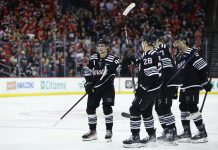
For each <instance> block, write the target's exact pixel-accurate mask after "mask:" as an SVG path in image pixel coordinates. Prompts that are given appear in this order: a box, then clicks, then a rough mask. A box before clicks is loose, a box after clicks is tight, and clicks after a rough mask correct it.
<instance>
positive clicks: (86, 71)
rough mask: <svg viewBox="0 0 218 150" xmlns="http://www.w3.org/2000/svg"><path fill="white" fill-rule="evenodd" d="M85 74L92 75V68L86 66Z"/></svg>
mask: <svg viewBox="0 0 218 150" xmlns="http://www.w3.org/2000/svg"><path fill="white" fill-rule="evenodd" d="M84 75H85V77H87V76H91V75H92V70H91V69H89V68H88V67H86V68H85V69H84Z"/></svg>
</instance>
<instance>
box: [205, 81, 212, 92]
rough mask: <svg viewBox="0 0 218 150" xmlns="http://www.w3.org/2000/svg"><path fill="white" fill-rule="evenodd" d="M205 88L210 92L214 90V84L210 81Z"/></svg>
mask: <svg viewBox="0 0 218 150" xmlns="http://www.w3.org/2000/svg"><path fill="white" fill-rule="evenodd" d="M203 87H204V89H205V91H207V92H210V91H211V89H212V88H213V84H211V82H210V81H209V82H207V84H205V85H204V86H203Z"/></svg>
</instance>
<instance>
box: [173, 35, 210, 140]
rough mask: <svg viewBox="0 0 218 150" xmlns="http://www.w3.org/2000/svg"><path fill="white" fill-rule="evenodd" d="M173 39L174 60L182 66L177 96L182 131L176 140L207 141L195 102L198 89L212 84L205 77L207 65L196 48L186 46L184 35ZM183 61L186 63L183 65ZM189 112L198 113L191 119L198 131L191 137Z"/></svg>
mask: <svg viewBox="0 0 218 150" xmlns="http://www.w3.org/2000/svg"><path fill="white" fill-rule="evenodd" d="M175 40H176V41H175V46H176V47H177V48H178V50H179V54H178V56H177V60H176V61H177V62H176V63H177V68H178V69H180V68H181V67H182V68H183V69H182V70H181V73H180V77H181V78H182V86H181V90H180V96H179V101H180V105H179V108H180V111H181V121H182V126H183V129H184V132H183V133H182V134H181V135H179V136H178V138H179V139H178V140H179V142H193V143H204V142H207V141H208V140H207V132H206V129H205V125H204V122H203V119H202V115H201V113H200V112H199V108H198V106H197V104H198V102H199V91H200V90H201V89H205V90H206V91H211V89H212V84H211V83H210V81H208V78H207V72H208V66H207V63H206V62H205V60H204V59H203V58H202V57H200V55H199V54H198V50H197V49H194V48H189V47H188V46H187V41H186V39H185V36H184V35H182V34H180V35H177V36H176V37H175ZM185 63H187V64H186V65H185V66H183V64H185ZM190 114H198V115H197V117H196V118H194V119H193V121H194V123H195V125H196V127H197V129H198V130H199V133H198V134H197V135H195V136H193V137H192V135H191V128H190V120H188V117H189V115H190Z"/></svg>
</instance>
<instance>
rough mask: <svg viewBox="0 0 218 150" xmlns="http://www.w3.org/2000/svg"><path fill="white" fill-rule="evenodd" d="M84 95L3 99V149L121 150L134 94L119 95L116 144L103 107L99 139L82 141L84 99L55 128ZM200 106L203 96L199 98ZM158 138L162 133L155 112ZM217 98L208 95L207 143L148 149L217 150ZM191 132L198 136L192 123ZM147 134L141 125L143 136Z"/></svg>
mask: <svg viewBox="0 0 218 150" xmlns="http://www.w3.org/2000/svg"><path fill="white" fill-rule="evenodd" d="M81 96H82V95H73V96H72V95H70V96H69V95H68V96H45V97H17V98H0V150H97V149H99V150H100V149H104V150H112V149H113V150H119V149H125V148H123V147H122V141H123V140H125V139H127V138H129V137H130V135H131V134H130V127H129V119H127V118H123V117H121V115H120V114H121V112H123V111H124V112H128V110H129V106H130V105H131V101H132V100H133V95H116V104H115V106H114V128H113V141H112V142H111V143H107V142H106V141H105V139H104V136H105V121H104V115H103V112H102V106H100V107H99V108H98V110H97V116H98V125H97V133H98V140H96V141H89V142H83V141H82V139H81V136H82V135H83V134H84V133H85V132H87V131H88V125H87V121H88V120H87V116H86V111H85V110H86V101H87V97H85V98H84V99H83V100H82V101H81V102H80V103H79V104H78V105H77V106H76V107H75V108H74V109H73V110H72V111H71V112H70V113H69V114H68V115H67V116H66V117H65V118H64V119H62V120H61V121H60V122H59V124H57V126H56V127H53V125H54V124H55V123H56V122H57V121H58V120H60V117H61V116H62V115H63V114H64V113H65V112H66V111H67V110H68V109H69V108H70V107H71V106H72V105H73V104H74V103H75V102H76V101H77V100H78V99H79V98H80V97H81ZM200 99H201V101H200V105H201V103H202V99H203V95H201V97H200ZM178 104H179V103H178V101H177V100H175V101H174V104H173V108H172V111H173V113H174V115H175V117H176V125H177V129H178V133H181V132H182V127H181V123H180V111H179V107H178ZM153 114H154V118H155V127H156V128H157V135H158V136H159V135H160V134H161V132H162V130H161V127H160V125H159V122H158V120H157V115H156V112H155V111H154V112H153ZM217 115H218V95H208V97H207V100H206V103H205V108H204V110H203V119H204V122H205V125H206V129H207V132H208V139H209V142H208V143H204V144H179V145H178V146H176V147H175V146H164V145H160V144H159V145H158V146H157V147H146V148H140V149H152V150H157V149H158V150H160V149H161V150H170V149H174V150H175V149H180V150H183V149H184V150H188V149H191V150H203V149H207V150H212V149H214V150H215V149H218V117H217ZM191 126H192V132H193V133H197V129H196V127H195V125H194V124H193V123H192V124H191ZM146 135H147V133H146V131H145V129H144V126H143V124H142V126H141V137H142V138H143V137H145V136H146Z"/></svg>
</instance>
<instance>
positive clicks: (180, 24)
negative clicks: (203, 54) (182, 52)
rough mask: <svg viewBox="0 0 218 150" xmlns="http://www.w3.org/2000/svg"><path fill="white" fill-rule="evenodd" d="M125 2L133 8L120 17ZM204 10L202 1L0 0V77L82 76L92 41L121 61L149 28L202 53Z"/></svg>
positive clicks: (92, 47)
mask: <svg viewBox="0 0 218 150" xmlns="http://www.w3.org/2000/svg"><path fill="white" fill-rule="evenodd" d="M131 2H135V3H136V7H135V8H134V9H133V10H132V11H131V12H130V14H128V16H127V17H126V18H124V17H123V15H122V12H123V11H124V9H125V8H126V7H127V6H128V5H129V4H130V3H131ZM205 6H206V0H135V1H131V0H78V1H77V0H40V1H36V0H0V76H6V77H74V76H82V74H83V73H82V71H83V67H84V65H86V64H87V62H88V59H89V57H90V55H91V54H93V53H95V52H96V41H98V39H100V38H105V39H107V40H108V41H109V42H110V52H111V53H113V54H115V55H117V56H119V57H120V58H122V57H125V55H128V54H129V53H134V52H136V51H141V48H140V44H139V41H140V39H141V37H142V36H143V34H145V33H146V32H148V31H150V30H152V29H153V28H158V29H162V30H163V31H164V33H165V34H167V35H170V36H171V37H174V36H175V35H176V34H178V33H181V32H182V33H185V34H186V35H187V39H188V42H189V44H190V46H194V47H198V48H200V49H203V47H204V42H203V41H204V40H203V39H204V32H205V19H206V18H205V8H204V7H205ZM125 25H127V30H128V38H129V41H130V45H131V47H129V46H127V45H126V42H125V36H124V34H125V33H124V26H125ZM171 48H172V49H171V50H172V54H174V53H175V51H174V48H173V47H171Z"/></svg>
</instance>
